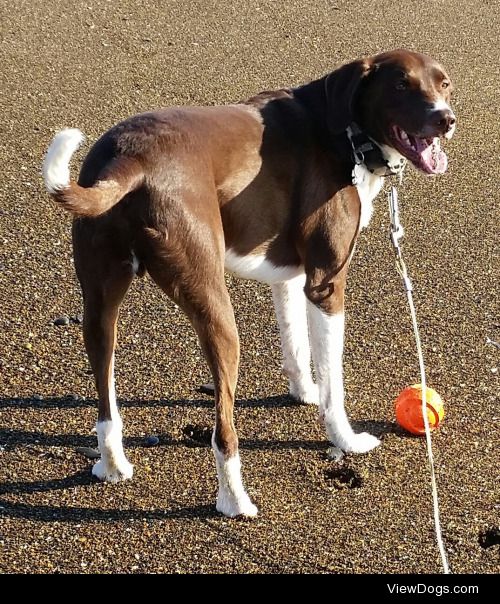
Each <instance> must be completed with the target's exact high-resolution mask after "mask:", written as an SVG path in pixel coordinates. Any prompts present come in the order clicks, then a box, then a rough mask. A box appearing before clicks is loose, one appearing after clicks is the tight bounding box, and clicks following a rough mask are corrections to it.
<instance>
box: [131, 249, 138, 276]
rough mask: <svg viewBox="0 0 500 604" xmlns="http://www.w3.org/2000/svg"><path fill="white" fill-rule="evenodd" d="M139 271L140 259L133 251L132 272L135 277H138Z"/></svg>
mask: <svg viewBox="0 0 500 604" xmlns="http://www.w3.org/2000/svg"><path fill="white" fill-rule="evenodd" d="M138 271H139V258H137V256H136V255H135V252H134V250H132V272H133V273H134V275H137V273H138Z"/></svg>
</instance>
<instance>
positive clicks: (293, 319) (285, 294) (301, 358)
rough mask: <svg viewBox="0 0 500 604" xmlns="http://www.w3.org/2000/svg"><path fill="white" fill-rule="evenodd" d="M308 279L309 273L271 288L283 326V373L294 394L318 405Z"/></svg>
mask: <svg viewBox="0 0 500 604" xmlns="http://www.w3.org/2000/svg"><path fill="white" fill-rule="evenodd" d="M305 281H306V277H305V275H299V276H298V277H295V278H294V279H290V280H289V281H283V282H282V283H275V284H274V285H272V286H271V289H272V293H273V302H274V309H275V312H276V318H277V320H278V324H279V328H280V338H281V349H282V351H283V372H284V373H285V375H286V376H287V378H288V381H289V385H290V394H291V395H292V396H293V397H294V398H295V399H297V400H299V401H302V402H303V403H309V404H313V405H318V404H319V392H318V386H317V385H316V384H315V383H314V382H313V379H312V374H311V349H310V346H309V333H308V328H307V308H306V301H307V298H306V296H305V293H304V285H305Z"/></svg>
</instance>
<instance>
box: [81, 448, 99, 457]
mask: <svg viewBox="0 0 500 604" xmlns="http://www.w3.org/2000/svg"><path fill="white" fill-rule="evenodd" d="M75 451H76V452H77V453H79V454H80V455H84V456H85V457H88V458H89V459H99V457H101V454H100V453H99V451H98V450H97V449H92V448H91V447H76V449H75Z"/></svg>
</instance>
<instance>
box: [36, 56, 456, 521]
mask: <svg viewBox="0 0 500 604" xmlns="http://www.w3.org/2000/svg"><path fill="white" fill-rule="evenodd" d="M451 92H452V84H451V80H450V78H449V76H448V75H447V73H446V71H445V70H444V69H443V67H442V66H441V65H440V64H439V63H437V62H436V61H435V60H433V59H432V58H430V57H428V56H425V55H422V54H419V53H416V52H410V51H407V50H395V51H390V52H386V53H382V54H378V55H376V56H373V57H369V58H363V59H359V60H356V61H353V62H351V63H348V64H345V65H343V66H341V67H340V68H338V69H336V70H335V71H333V72H332V73H330V74H328V75H326V76H325V77H322V78H320V79H317V80H315V81H312V82H310V83H308V84H305V85H303V86H299V87H297V88H292V89H281V90H276V91H267V92H262V93H260V94H258V95H257V96H254V97H252V98H250V99H249V100H247V101H244V102H241V103H238V104H233V105H227V106H218V107H176V108H167V109H163V110H159V111H154V112H150V113H144V114H141V115H137V116H135V117H131V118H130V119H127V120H125V121H123V122H121V123H119V124H118V125H116V126H114V127H113V128H111V129H110V130H109V131H108V132H106V133H105V134H104V135H103V136H102V137H101V138H100V139H99V140H98V141H97V142H96V143H95V144H94V146H93V147H92V148H91V150H90V152H89V153H88V155H87V156H86V158H85V160H84V162H83V166H82V169H81V172H80V176H79V180H78V182H76V181H74V180H71V179H70V174H69V162H70V159H71V156H72V155H73V153H74V152H75V151H76V149H77V148H78V147H79V145H80V144H81V142H82V140H83V135H82V134H81V132H80V131H79V130H76V129H67V130H63V131H61V132H59V133H58V134H57V135H56V136H55V138H54V140H53V142H52V143H51V145H50V147H49V150H48V152H47V155H46V158H45V160H44V165H43V175H44V179H45V184H46V188H47V190H48V192H49V193H50V194H51V196H52V198H53V199H54V200H55V201H56V202H57V203H59V204H60V205H61V206H62V207H63V208H64V209H66V210H69V211H70V212H71V213H72V214H73V215H74V217H75V220H74V221H73V228H72V237H73V247H74V261H75V268H76V272H77V276H78V279H79V281H80V284H81V287H82V291H83V299H84V321H83V333H84V340H85V347H86V350H87V353H88V357H89V360H90V364H91V366H92V370H93V373H94V377H95V382H96V386H97V391H98V394H99V413H98V421H97V436H98V444H99V450H100V453H101V459H100V461H98V462H97V463H96V464H95V465H94V467H93V469H92V472H93V474H94V475H95V476H97V477H98V478H99V479H101V480H106V481H111V482H116V481H120V480H125V479H128V478H131V477H132V472H133V467H132V465H131V464H130V463H129V461H128V460H127V458H126V456H125V452H124V450H123V445H122V421H121V418H120V414H119V411H118V407H117V403H116V395H115V386H114V375H113V372H114V348H115V341H116V323H117V315H118V310H119V307H120V303H121V302H122V299H123V297H124V295H125V294H126V292H127V290H128V288H129V286H130V283H131V281H132V279H133V278H134V276H136V275H143V274H144V273H145V272H146V271H147V272H148V273H149V275H150V276H151V278H152V279H153V280H154V281H155V282H156V283H157V284H158V286H159V287H160V288H161V289H162V290H163V291H164V292H165V293H166V294H167V295H168V296H169V297H170V298H171V299H172V300H173V301H174V302H175V303H176V304H178V305H179V306H180V307H181V308H182V310H183V311H184V312H185V313H186V315H187V316H188V318H189V319H190V321H191V323H192V325H193V327H194V329H195V330H196V333H197V335H198V338H199V341H200V344H201V347H202V349H203V352H204V355H205V358H206V360H207V362H208V365H209V367H210V370H211V374H212V377H213V384H214V388H215V409H216V423H215V428H214V431H213V436H212V447H213V451H214V454H215V461H216V467H217V476H218V493H217V503H216V509H217V510H218V511H219V512H221V513H222V514H224V515H226V516H229V517H235V516H240V515H243V516H255V515H256V514H257V508H256V506H255V505H254V504H253V502H252V501H251V499H250V497H249V496H248V494H247V492H246V490H245V488H244V486H243V482H242V478H241V470H240V467H241V464H240V457H239V453H238V437H237V434H236V431H235V428H234V423H233V405H234V396H235V388H236V381H237V373H238V360H239V341H238V333H237V329H236V324H235V319H234V315H233V308H232V305H231V301H230V299H229V294H228V291H227V289H226V285H225V281H224V271H225V270H228V271H230V272H232V273H234V274H236V275H239V276H241V277H244V278H248V279H256V280H259V281H262V282H264V283H268V284H270V285H271V289H272V296H273V301H274V305H275V309H276V315H277V319H278V323H279V328H280V337H281V343H282V350H283V358H284V362H283V370H284V373H285V375H286V376H287V377H288V380H289V385H290V394H291V395H292V396H293V397H294V398H295V399H297V400H299V401H302V402H305V403H316V404H319V412H320V418H321V420H322V422H323V423H324V426H325V428H326V433H327V436H328V438H329V440H330V441H331V442H332V443H333V444H334V445H336V446H337V447H339V448H340V449H342V450H343V451H347V452H354V453H364V452H367V451H370V450H371V449H373V448H374V447H376V446H378V445H379V444H380V442H379V440H378V439H377V438H375V437H374V436H372V435H370V434H368V433H361V434H356V433H355V432H354V431H353V429H352V428H351V425H350V423H349V420H348V418H347V415H346V412H345V409H344V387H343V377H342V352H343V340H344V290H345V284H346V274H347V270H348V266H349V262H350V260H351V257H352V255H353V252H354V247H355V243H356V239H357V237H358V234H359V232H360V230H361V229H362V228H364V227H366V226H367V225H368V223H369V221H370V216H371V214H372V202H373V200H374V198H375V197H376V196H377V194H378V193H379V192H380V189H381V187H382V184H383V182H384V178H385V177H387V176H389V175H392V174H400V173H401V172H402V170H403V169H404V167H405V164H406V163H407V161H409V162H410V163H411V164H413V165H414V166H415V167H416V168H417V169H418V170H420V171H421V172H424V173H426V174H440V173H443V172H445V171H446V168H447V157H446V154H445V153H444V151H443V150H442V148H441V145H440V140H441V139H442V138H448V139H449V138H451V137H452V136H453V133H454V130H455V126H456V118H455V115H454V113H453V111H452V109H451V107H450V95H451ZM311 353H312V360H313V363H314V367H315V371H316V379H317V383H315V382H314V381H313V378H312V375H311V367H310V360H311Z"/></svg>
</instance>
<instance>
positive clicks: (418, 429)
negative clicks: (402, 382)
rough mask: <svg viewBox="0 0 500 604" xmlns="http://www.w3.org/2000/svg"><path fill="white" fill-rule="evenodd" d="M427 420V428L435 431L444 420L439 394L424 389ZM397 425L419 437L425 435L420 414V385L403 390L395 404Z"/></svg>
mask: <svg viewBox="0 0 500 604" xmlns="http://www.w3.org/2000/svg"><path fill="white" fill-rule="evenodd" d="M425 390H426V403H427V419H428V421H429V428H430V429H431V430H435V429H436V428H437V427H438V426H439V424H440V423H441V422H442V421H443V418H444V407H443V401H442V400H441V397H440V396H439V394H438V393H437V392H436V391H435V390H433V389H432V388H429V386H427V387H426V389H425ZM395 408H396V420H397V422H398V424H399V425H400V426H401V427H402V428H404V429H405V430H408V432H411V433H412V434H418V435H419V436H420V435H422V434H425V425H424V416H423V414H422V384H413V386H408V388H405V389H404V390H403V391H402V392H401V394H400V395H399V396H398V398H397V399H396V402H395Z"/></svg>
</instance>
